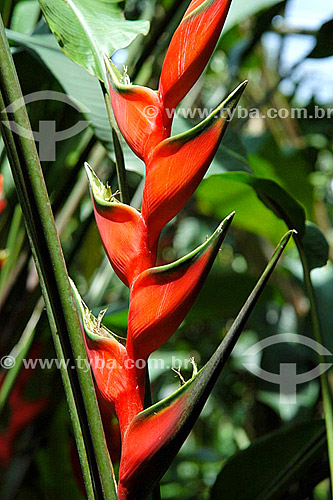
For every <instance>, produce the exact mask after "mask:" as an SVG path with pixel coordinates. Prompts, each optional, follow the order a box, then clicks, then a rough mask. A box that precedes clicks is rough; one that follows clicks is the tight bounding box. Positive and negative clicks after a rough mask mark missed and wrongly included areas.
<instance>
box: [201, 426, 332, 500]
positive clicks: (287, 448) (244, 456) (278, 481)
mask: <svg viewBox="0 0 333 500" xmlns="http://www.w3.org/2000/svg"><path fill="white" fill-rule="evenodd" d="M325 450H326V433H325V424H324V421H321V420H318V421H308V422H303V423H299V424H291V425H286V426H285V427H283V428H282V429H279V430H278V431H275V432H272V433H270V434H268V435H266V436H264V437H263V438H260V439H258V440H257V441H255V442H254V443H253V444H252V445H250V446H249V447H248V448H246V449H245V450H243V451H241V452H239V453H237V454H236V455H235V456H233V457H232V458H231V459H230V460H229V461H228V462H227V463H226V464H225V465H224V466H223V468H222V470H221V472H220V474H219V475H218V477H217V479H216V482H215V484H214V486H213V488H212V490H211V497H210V498H211V500H221V499H222V498H223V500H234V499H235V498H237V500H249V499H251V500H268V499H270V500H271V499H272V500H273V499H276V500H277V499H282V498H289V496H288V497H287V496H283V494H285V493H286V489H287V488H288V486H289V484H290V483H291V482H292V481H295V480H297V479H299V478H300V477H302V474H304V471H306V470H308V468H309V467H310V466H311V465H312V464H313V463H314V462H315V461H316V460H318V459H320V458H321V457H322V456H323V455H324V453H325Z"/></svg>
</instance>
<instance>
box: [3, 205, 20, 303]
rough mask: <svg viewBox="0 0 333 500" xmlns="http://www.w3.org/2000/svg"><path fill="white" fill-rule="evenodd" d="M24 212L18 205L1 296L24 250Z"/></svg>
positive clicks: (10, 234) (9, 242) (12, 224)
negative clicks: (22, 249) (22, 224)
mask: <svg viewBox="0 0 333 500" xmlns="http://www.w3.org/2000/svg"><path fill="white" fill-rule="evenodd" d="M21 221H22V210H21V206H20V205H16V207H15V210H14V215H13V217H12V221H11V225H10V230H9V235H8V238H7V242H6V250H7V251H8V252H9V255H8V259H7V261H6V263H5V265H4V266H3V268H2V269H1V275H0V295H1V294H2V292H3V289H4V288H5V287H6V285H7V283H8V280H9V278H10V275H11V272H12V270H13V268H14V266H15V263H16V261H17V257H18V255H19V253H20V250H21V248H22V244H23V241H24V228H23V227H22V226H21Z"/></svg>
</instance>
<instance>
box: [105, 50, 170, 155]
mask: <svg viewBox="0 0 333 500" xmlns="http://www.w3.org/2000/svg"><path fill="white" fill-rule="evenodd" d="M104 62H105V66H106V73H107V77H108V83H109V90H110V98H111V103H112V109H113V113H114V116H115V118H116V120H117V123H118V126H119V129H120V131H121V133H122V135H123V136H124V138H125V140H126V141H127V143H128V145H129V146H130V148H131V149H132V150H133V151H134V153H135V154H136V155H137V156H138V157H139V158H141V159H142V160H145V159H146V158H148V156H149V155H150V153H151V152H152V151H153V149H154V148H155V146H156V145H157V144H158V143H159V142H161V141H163V139H165V138H166V137H168V136H169V134H170V128H169V129H166V127H165V126H164V125H163V115H162V106H161V103H160V99H159V97H158V94H157V92H154V91H153V90H151V89H149V88H147V87H140V86H139V85H131V84H124V83H122V76H121V74H120V73H119V71H118V70H117V68H116V67H115V66H114V64H113V63H112V62H111V61H109V60H108V58H104Z"/></svg>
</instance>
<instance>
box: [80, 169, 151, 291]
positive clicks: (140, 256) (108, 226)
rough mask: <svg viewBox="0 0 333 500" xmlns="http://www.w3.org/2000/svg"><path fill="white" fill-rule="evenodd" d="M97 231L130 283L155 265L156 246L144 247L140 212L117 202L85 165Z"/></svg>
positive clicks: (143, 232) (122, 274)
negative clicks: (150, 249)
mask: <svg viewBox="0 0 333 500" xmlns="http://www.w3.org/2000/svg"><path fill="white" fill-rule="evenodd" d="M86 172H87V175H88V179H89V184H90V190H91V196H92V199H93V203H94V212H95V217H96V222H97V226H98V230H99V233H100V236H101V239H102V242H103V245H104V248H105V251H106V253H107V255H108V257H109V260H110V262H111V264H112V267H113V269H114V270H115V272H116V274H117V275H118V276H119V278H120V279H121V280H122V281H123V282H124V283H125V285H127V286H130V285H131V283H132V281H133V279H134V277H135V276H137V275H138V274H139V273H141V272H142V271H143V270H144V269H147V268H149V267H151V266H153V265H154V264H155V259H156V249H155V251H152V252H150V251H149V250H148V248H147V243H146V242H147V236H146V235H147V229H146V225H145V222H144V220H143V218H142V216H141V215H140V213H139V212H138V211H137V210H136V209H135V208H132V207H130V206H129V205H125V204H123V203H120V202H119V201H118V200H116V199H115V197H114V196H113V195H112V193H111V189H110V188H109V187H108V186H104V185H103V183H102V182H101V181H100V180H99V179H98V177H97V176H96V174H95V173H94V172H93V170H92V169H91V168H90V166H89V165H88V164H86Z"/></svg>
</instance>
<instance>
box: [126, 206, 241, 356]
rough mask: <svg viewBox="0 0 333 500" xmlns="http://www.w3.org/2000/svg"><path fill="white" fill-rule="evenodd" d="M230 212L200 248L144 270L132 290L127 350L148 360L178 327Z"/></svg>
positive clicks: (196, 290)
mask: <svg viewBox="0 0 333 500" xmlns="http://www.w3.org/2000/svg"><path fill="white" fill-rule="evenodd" d="M233 215H234V214H231V215H229V216H228V217H227V218H226V219H225V220H224V221H223V222H222V223H221V225H220V226H219V227H218V228H217V230H216V231H215V233H214V234H213V235H212V236H211V237H210V238H209V239H208V240H207V241H206V242H205V243H203V244H202V245H201V246H200V247H198V248H197V249H196V250H194V251H193V252H192V253H190V254H188V255H186V256H185V257H183V258H182V259H180V260H178V261H176V262H174V263H172V264H168V265H166V266H160V267H155V268H152V269H148V270H146V271H144V272H143V273H142V274H140V276H139V277H138V278H137V280H136V281H135V283H134V285H133V289H132V292H131V300H130V308H129V317H128V336H127V350H128V352H129V353H131V355H133V358H135V359H140V358H142V359H147V357H148V356H149V354H151V353H152V352H153V351H155V350H156V349H158V348H159V347H160V346H161V345H162V344H164V343H165V342H166V341H167V339H168V338H169V337H170V336H171V335H172V334H173V333H174V332H175V331H176V330H177V328H178V326H179V325H180V323H181V322H182V321H183V319H184V318H185V316H186V314H187V313H188V311H189V309H190V308H191V306H192V304H193V302H194V301H195V299H196V297H197V295H198V293H199V291H200V289H201V287H202V285H203V282H204V280H205V279H206V276H207V274H208V272H209V270H210V268H211V266H212V264H213V262H214V259H215V257H216V255H217V252H218V250H219V248H220V246H221V244H222V242H223V240H224V238H225V235H226V233H227V231H228V229H229V227H230V224H231V221H232V218H233Z"/></svg>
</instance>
